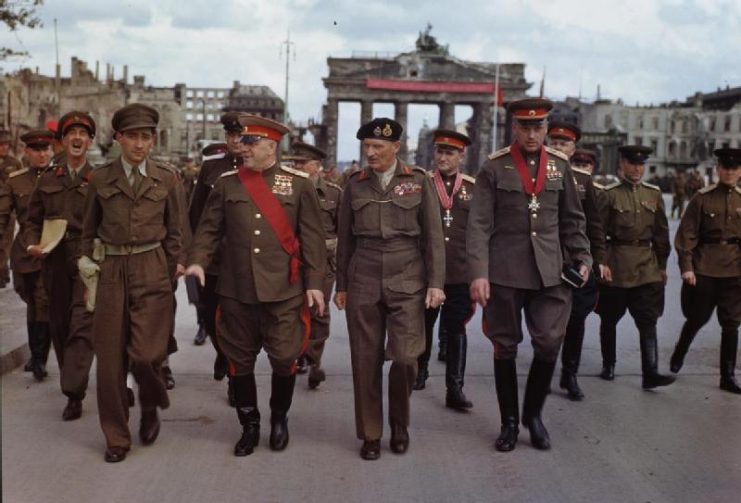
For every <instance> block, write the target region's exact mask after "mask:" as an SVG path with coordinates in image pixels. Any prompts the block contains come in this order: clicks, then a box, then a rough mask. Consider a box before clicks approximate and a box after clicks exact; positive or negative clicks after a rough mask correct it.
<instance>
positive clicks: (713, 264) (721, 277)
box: [670, 148, 741, 394]
mask: <svg viewBox="0 0 741 503" xmlns="http://www.w3.org/2000/svg"><path fill="white" fill-rule="evenodd" d="M714 153H715V155H716V157H717V158H718V166H717V168H716V169H717V174H718V180H719V181H718V183H717V184H715V185H709V186H708V187H704V188H702V189H700V190H699V191H698V192H697V194H696V195H695V197H693V198H692V199H691V200H690V202H689V205H688V206H687V211H686V212H685V213H684V216H683V217H682V221H681V222H680V223H679V229H678V230H677V234H676V237H675V238H674V246H675V248H676V249H677V255H679V268H680V270H681V271H682V280H683V281H684V283H683V284H682V313H683V314H684V316H685V317H686V318H687V321H686V322H685V324H684V326H683V327H682V332H681V334H680V335H679V340H678V341H677V345H676V347H675V348H674V353H673V354H672V357H671V362H670V364H671V371H672V372H679V370H680V369H681V368H682V364H683V363H684V357H685V355H686V354H687V351H688V350H689V347H690V344H691V343H692V339H694V337H695V335H696V334H697V332H698V331H699V330H700V328H702V326H703V325H705V324H706V323H707V322H708V320H709V319H710V315H711V314H713V309H715V308H716V307H717V308H718V322H719V323H720V326H721V339H720V388H721V389H722V390H725V391H730V392H731V393H736V394H741V386H739V384H738V382H737V381H736V377H735V369H736V353H737V351H738V326H739V323H741V188H739V186H738V181H739V179H741V149H739V148H721V149H717V150H716V151H715V152H714Z"/></svg>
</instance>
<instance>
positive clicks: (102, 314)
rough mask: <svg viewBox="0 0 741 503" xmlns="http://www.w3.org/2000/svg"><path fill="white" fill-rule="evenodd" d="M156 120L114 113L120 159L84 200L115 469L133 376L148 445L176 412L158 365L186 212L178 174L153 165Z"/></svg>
mask: <svg viewBox="0 0 741 503" xmlns="http://www.w3.org/2000/svg"><path fill="white" fill-rule="evenodd" d="M158 121H159V113H158V112H157V111H156V110H154V109H153V108H151V107H148V106H146V105H143V104H140V103H133V104H130V105H127V106H125V107H123V108H121V109H119V110H117V111H116V112H115V113H114V115H113V119H112V120H111V125H112V128H113V131H114V132H115V136H114V138H115V139H116V141H117V142H118V144H119V145H120V147H121V157H119V158H118V159H116V160H115V161H113V162H112V163H110V164H108V165H106V166H104V167H101V168H98V169H97V170H96V171H95V174H94V176H93V177H92V178H91V180H90V184H89V185H88V192H87V197H86V200H85V212H84V218H83V227H82V238H81V246H80V254H81V255H82V256H81V258H80V260H79V261H78V267H79V268H80V271H81V273H82V274H85V275H86V276H87V275H90V274H91V273H95V271H96V270H97V271H98V274H99V284H98V287H97V296H96V297H95V313H94V324H93V346H94V349H95V357H96V359H97V390H98V391H97V398H98V411H99V415H100V424H101V427H102V429H103V434H104V435H105V439H106V446H107V449H106V452H105V460H106V461H107V462H111V463H114V462H119V461H122V460H123V459H124V458H125V457H126V453H127V452H128V450H129V448H130V446H131V434H130V432H129V427H128V418H129V401H128V396H127V393H126V372H127V370H130V371H131V373H132V375H133V376H134V379H135V380H136V382H137V384H138V387H139V404H140V405H141V409H142V414H141V422H140V427H139V437H140V439H141V441H142V443H143V444H145V445H148V444H151V443H153V442H154V441H155V440H156V439H157V436H158V434H159V431H160V420H159V416H158V414H157V407H161V408H163V409H165V408H167V407H168V406H169V405H170V400H169V397H168V395H167V390H166V388H165V382H164V380H163V378H162V375H161V365H162V362H163V361H164V360H165V358H166V357H167V346H168V339H169V337H170V333H171V328H172V324H173V323H174V317H173V315H172V313H173V312H174V306H173V291H172V281H173V278H174V277H176V276H177V275H179V274H182V272H183V270H184V269H183V266H182V265H181V264H178V258H179V257H180V255H181V253H182V216H181V211H183V210H182V208H181V205H180V201H181V199H180V194H179V193H178V191H179V190H180V189H181V186H180V181H179V180H178V178H177V175H176V173H174V172H173V171H172V170H171V169H169V168H167V167H164V166H160V165H158V164H156V163H154V162H153V161H151V160H150V159H148V155H149V153H150V151H151V149H152V147H153V146H154V142H155V137H156V133H157V123H158ZM95 239H98V240H99V241H100V243H101V245H100V246H95V245H94V240H95ZM101 258H102V260H101Z"/></svg>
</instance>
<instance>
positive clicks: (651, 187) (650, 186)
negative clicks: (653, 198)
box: [641, 182, 661, 192]
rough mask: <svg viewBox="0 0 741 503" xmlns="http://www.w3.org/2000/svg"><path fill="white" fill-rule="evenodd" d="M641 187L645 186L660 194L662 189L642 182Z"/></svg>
mask: <svg viewBox="0 0 741 503" xmlns="http://www.w3.org/2000/svg"><path fill="white" fill-rule="evenodd" d="M641 185H643V186H644V187H648V188H649V189H653V190H658V191H659V192H661V188H660V187H659V186H658V185H654V184H653V183H648V182H641Z"/></svg>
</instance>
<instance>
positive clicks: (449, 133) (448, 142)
mask: <svg viewBox="0 0 741 503" xmlns="http://www.w3.org/2000/svg"><path fill="white" fill-rule="evenodd" d="M432 137H433V140H432V143H434V144H435V146H436V147H438V146H439V147H450V148H456V149H458V150H464V149H465V148H466V147H467V146H469V145H470V144H471V138H469V137H468V136H466V135H464V134H463V133H459V132H458V131H453V130H452V129H436V130H435V131H433V132H432Z"/></svg>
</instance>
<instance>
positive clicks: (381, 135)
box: [335, 118, 445, 460]
mask: <svg viewBox="0 0 741 503" xmlns="http://www.w3.org/2000/svg"><path fill="white" fill-rule="evenodd" d="M402 131H403V129H402V127H401V125H400V124H399V123H398V122H396V121H393V120H391V119H386V118H378V119H373V120H372V121H371V122H368V123H366V124H363V125H362V126H361V127H360V129H358V132H357V134H356V137H357V138H358V140H361V141H362V142H363V151H364V153H365V158H366V159H367V163H368V167H367V168H365V169H363V170H361V171H358V172H356V173H355V174H354V175H351V176H350V178H349V179H348V180H347V183H346V184H345V189H344V193H343V195H342V207H341V209H340V222H339V228H338V231H337V237H338V239H339V240H338V245H337V246H338V247H337V294H336V295H335V304H336V305H337V307H338V308H339V309H340V310H342V309H345V308H346V307H347V314H346V317H347V328H348V331H349V334H350V358H351V362H352V370H353V388H354V397H355V426H356V434H357V437H358V438H359V439H360V440H362V441H363V445H362V447H361V449H360V457H361V458H363V459H366V460H374V459H378V458H379V457H380V455H381V436H382V434H383V389H382V381H383V362H384V360H391V369H390V370H389V377H388V381H389V382H388V395H389V396H388V401H389V416H388V417H389V426H390V427H391V442H390V446H391V450H392V451H393V452H394V453H396V454H403V453H405V452H406V451H407V449H408V447H409V433H408V431H407V428H408V426H409V417H410V404H409V396H410V394H411V392H412V386H413V384H414V380H415V378H416V375H417V358H418V357H419V355H420V354H422V351H424V343H425V342H424V341H425V340H424V309H425V307H427V308H436V307H438V306H439V305H440V304H441V303H442V301H443V300H444V299H445V294H444V293H443V290H442V288H443V284H444V280H445V270H444V268H445V257H444V250H445V248H444V241H443V235H442V224H441V222H440V210H439V208H438V205H437V201H436V199H435V193H434V191H433V188H432V184H431V183H430V182H429V179H428V177H427V174H426V172H425V171H424V170H423V169H421V168H411V167H409V166H407V165H406V164H405V163H403V162H402V161H401V160H400V159H399V158H398V157H397V154H398V152H399V149H400V148H401V143H400V141H399V139H400V137H401V134H402Z"/></svg>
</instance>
